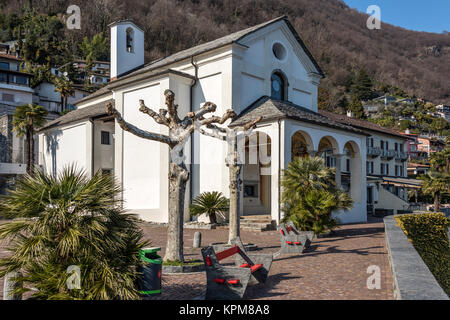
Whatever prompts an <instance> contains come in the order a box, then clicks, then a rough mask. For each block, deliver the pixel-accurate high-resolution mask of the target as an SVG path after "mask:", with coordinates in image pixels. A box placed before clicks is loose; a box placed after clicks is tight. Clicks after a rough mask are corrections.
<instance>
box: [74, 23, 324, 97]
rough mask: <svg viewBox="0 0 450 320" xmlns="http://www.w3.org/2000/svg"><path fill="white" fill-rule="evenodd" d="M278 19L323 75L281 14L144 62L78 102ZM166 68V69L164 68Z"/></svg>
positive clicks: (232, 40) (218, 46) (236, 40)
mask: <svg viewBox="0 0 450 320" xmlns="http://www.w3.org/2000/svg"><path fill="white" fill-rule="evenodd" d="M278 21H284V22H285V23H286V25H287V26H288V28H289V29H290V31H291V32H292V34H293V35H294V37H295V39H296V40H297V42H298V43H299V44H300V46H301V47H302V48H303V50H304V51H305V53H306V54H307V55H308V57H309V58H310V59H311V61H312V63H313V64H314V66H315V68H316V69H317V71H318V72H319V74H320V75H321V76H324V73H323V71H322V69H321V68H320V67H319V64H318V63H317V62H316V60H315V59H314V57H313V56H312V54H311V53H310V52H309V50H308V48H306V46H305V44H304V43H303V41H302V39H301V38H300V36H299V35H298V33H297V32H296V31H295V29H294V27H293V26H292V24H291V23H290V22H289V20H288V19H287V17H286V16H281V17H278V18H276V19H273V20H269V21H266V22H264V23H261V24H258V25H256V26H253V27H250V28H247V29H243V30H240V31H237V32H234V33H231V34H229V35H227V36H224V37H221V38H219V39H216V40H213V41H210V42H206V43H203V44H200V45H198V46H195V47H191V48H189V49H185V50H182V51H179V52H176V53H174V54H172V55H169V56H167V57H165V58H161V59H158V60H155V61H152V62H150V63H147V64H144V65H143V66H140V67H138V68H137V69H134V70H131V71H130V72H128V73H126V74H122V75H121V76H120V77H119V78H118V79H117V80H113V81H111V82H109V84H108V85H106V86H105V87H103V88H102V89H100V90H101V91H96V92H94V93H93V94H91V95H89V96H87V97H86V98H83V99H82V100H80V101H79V102H82V101H86V100H90V99H92V98H95V97H98V96H100V95H103V94H105V93H106V92H108V91H109V88H111V87H116V86H119V85H122V84H125V83H128V82H133V81H136V78H137V76H141V75H142V76H143V74H144V73H145V74H146V75H147V72H153V71H155V70H156V69H158V70H160V71H161V70H164V69H163V68H164V67H166V66H168V65H170V64H172V63H176V62H178V61H182V60H185V59H188V58H189V57H192V56H196V55H199V54H202V53H205V52H208V51H211V50H214V49H217V48H220V47H223V46H225V45H229V44H232V43H239V41H240V40H242V39H243V38H244V37H245V36H248V35H249V34H251V33H253V32H256V31H258V30H260V29H262V28H264V27H267V26H269V25H271V24H273V23H276V22H278ZM166 70H167V69H166Z"/></svg>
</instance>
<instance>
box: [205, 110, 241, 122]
mask: <svg viewBox="0 0 450 320" xmlns="http://www.w3.org/2000/svg"><path fill="white" fill-rule="evenodd" d="M235 116H236V114H235V113H234V111H233V110H231V109H228V110H227V111H226V112H225V113H224V114H223V115H222V117H218V116H212V117H209V118H205V119H202V120H200V124H202V125H208V124H213V123H219V124H224V123H225V121H227V120H228V119H232V118H234V117H235Z"/></svg>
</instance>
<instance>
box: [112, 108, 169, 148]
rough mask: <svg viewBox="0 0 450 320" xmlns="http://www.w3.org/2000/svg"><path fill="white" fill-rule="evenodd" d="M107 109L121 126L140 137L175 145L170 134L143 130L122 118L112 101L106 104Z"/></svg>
mask: <svg viewBox="0 0 450 320" xmlns="http://www.w3.org/2000/svg"><path fill="white" fill-rule="evenodd" d="M106 111H107V112H108V114H109V115H111V116H114V118H115V119H116V121H117V123H118V124H119V126H120V127H121V128H122V129H123V130H125V131H128V132H130V133H132V134H134V135H136V136H138V137H141V138H144V139H147V140H153V141H158V142H162V143H165V144H168V145H169V146H173V145H174V141H172V139H170V137H169V136H166V135H163V134H159V133H153V132H148V131H145V130H141V129H139V128H138V127H136V126H134V125H132V124H131V123H128V122H127V121H125V120H124V119H123V118H122V115H121V114H120V112H119V111H117V110H116V109H115V108H114V107H113V106H112V104H111V102H108V103H107V104H106Z"/></svg>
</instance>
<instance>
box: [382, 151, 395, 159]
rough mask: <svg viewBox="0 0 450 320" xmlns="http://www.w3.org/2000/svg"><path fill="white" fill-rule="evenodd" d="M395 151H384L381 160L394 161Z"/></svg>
mask: <svg viewBox="0 0 450 320" xmlns="http://www.w3.org/2000/svg"><path fill="white" fill-rule="evenodd" d="M395 153H396V151H395V150H382V152H381V158H383V159H392V158H394V157H395Z"/></svg>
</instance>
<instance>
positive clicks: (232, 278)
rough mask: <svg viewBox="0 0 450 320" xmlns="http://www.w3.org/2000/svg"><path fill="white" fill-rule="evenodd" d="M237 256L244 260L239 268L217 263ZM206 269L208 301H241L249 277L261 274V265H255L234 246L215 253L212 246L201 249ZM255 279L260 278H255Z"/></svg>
mask: <svg viewBox="0 0 450 320" xmlns="http://www.w3.org/2000/svg"><path fill="white" fill-rule="evenodd" d="M236 254H237V255H239V256H240V258H242V259H243V260H244V263H242V264H241V265H239V266H225V265H222V264H220V262H219V261H221V260H223V259H226V258H228V257H231V256H234V255H236ZM202 256H203V261H204V263H205V269H206V296H205V298H206V299H208V300H210V299H212V300H220V299H242V297H243V295H244V293H245V290H246V288H247V285H248V283H249V280H250V277H251V276H252V275H256V274H258V273H264V272H263V269H264V268H263V264H255V263H253V261H252V260H251V259H250V258H249V257H248V256H247V254H246V253H245V252H243V251H242V250H241V249H240V248H239V246H237V245H235V246H233V247H231V248H230V249H226V250H224V251H222V252H218V253H215V252H214V249H213V247H212V246H208V247H205V248H203V249H202ZM255 278H260V277H259V276H255Z"/></svg>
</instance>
